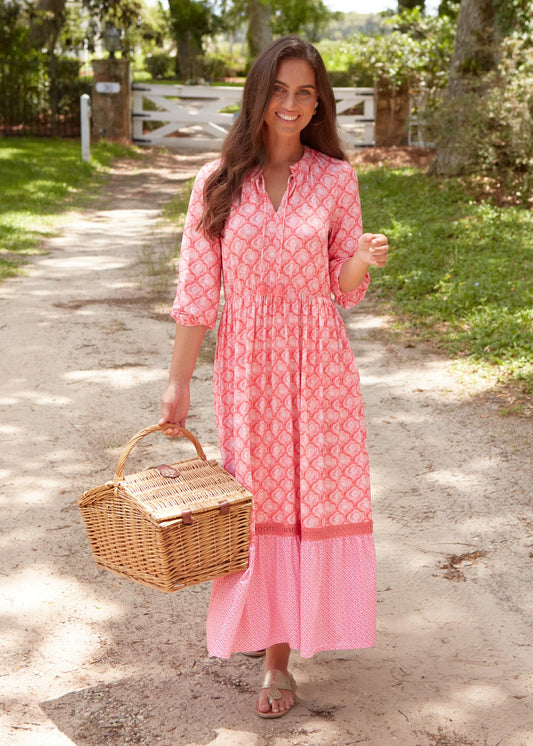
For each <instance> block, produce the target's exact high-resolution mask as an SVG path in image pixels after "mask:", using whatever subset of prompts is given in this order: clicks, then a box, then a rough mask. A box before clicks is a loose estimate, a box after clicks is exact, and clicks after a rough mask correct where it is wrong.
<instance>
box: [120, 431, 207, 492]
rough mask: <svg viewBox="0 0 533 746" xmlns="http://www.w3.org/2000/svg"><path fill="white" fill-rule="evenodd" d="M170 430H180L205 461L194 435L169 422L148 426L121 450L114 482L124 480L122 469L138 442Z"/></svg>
mask: <svg viewBox="0 0 533 746" xmlns="http://www.w3.org/2000/svg"><path fill="white" fill-rule="evenodd" d="M170 429H172V430H176V429H178V430H180V431H181V434H182V435H184V436H185V437H186V438H188V439H189V440H190V441H191V443H192V444H193V446H194V447H195V448H196V453H197V454H198V457H199V458H201V459H202V461H206V456H205V453H204V451H203V448H202V446H201V445H200V441H199V440H197V439H196V438H195V437H194V435H193V434H192V433H190V432H189V431H188V430H185V428H184V427H180V426H179V425H172V424H171V423H170V422H166V423H165V424H164V425H149V426H148V427H145V428H144V430H141V431H140V432H138V433H137V435H134V436H133V438H132V439H131V440H130V441H129V442H128V443H126V445H125V446H124V448H123V449H122V452H121V454H120V456H119V459H118V464H117V470H116V472H115V481H116V482H120V480H121V479H124V467H125V466H126V461H127V459H128V456H129V455H130V453H131V452H132V450H133V449H134V447H135V446H136V445H137V443H138V442H139V441H140V440H142V439H143V438H145V437H146V436H147V435H150V434H151V433H156V432H158V431H160V432H162V433H164V432H165V431H166V430H170Z"/></svg>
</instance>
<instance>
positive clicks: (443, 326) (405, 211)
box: [358, 168, 533, 409]
mask: <svg viewBox="0 0 533 746" xmlns="http://www.w3.org/2000/svg"><path fill="white" fill-rule="evenodd" d="M358 173H359V182H360V192H361V202H362V206H363V218H364V222H365V226H366V228H367V229H368V230H372V231H374V232H378V231H380V232H383V233H385V234H386V235H387V236H388V237H389V241H390V245H391V246H393V247H394V250H393V251H392V254H391V257H390V260H389V262H388V264H387V267H386V269H385V271H384V272H381V271H376V272H373V273H372V280H373V282H372V285H373V287H374V289H375V291H377V294H378V295H379V296H380V298H381V299H382V300H384V301H386V302H387V304H388V307H389V309H390V311H391V312H392V313H393V314H394V315H395V317H396V318H397V320H398V323H397V328H399V329H402V330H403V332H404V333H407V334H409V335H411V337H412V339H413V340H414V339H424V340H429V341H432V342H436V343H437V344H438V346H439V347H440V348H442V349H443V350H445V351H446V352H447V353H448V354H449V355H450V356H451V357H454V358H457V359H460V360H464V361H466V362H467V363H469V364H470V365H469V367H470V369H472V367H473V369H474V370H475V371H477V373H481V374H483V375H486V376H489V377H491V378H492V380H493V381H495V382H496V383H497V385H499V386H501V385H504V386H507V387H513V386H514V387H517V391H518V393H519V394H531V392H532V390H533V366H532V363H533V334H532V332H533V328H532V326H533V325H532V320H533V308H532V293H531V290H532V279H531V258H532V253H533V238H532V237H533V212H531V211H530V210H527V209H526V208H520V207H498V206H496V205H494V204H491V203H489V202H483V203H479V202H476V201H475V200H474V199H473V198H472V197H471V196H470V195H469V194H468V193H467V191H466V190H465V188H464V187H463V186H462V184H461V182H460V180H459V179H439V178H437V177H433V176H429V175H426V174H425V173H424V172H423V171H421V170H417V169H396V170H395V169H387V168H377V169H376V168H374V169H366V170H365V169H363V170H361V169H359V170H358ZM519 408H520V406H519V407H518V409H519Z"/></svg>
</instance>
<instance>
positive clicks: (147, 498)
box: [78, 425, 252, 593]
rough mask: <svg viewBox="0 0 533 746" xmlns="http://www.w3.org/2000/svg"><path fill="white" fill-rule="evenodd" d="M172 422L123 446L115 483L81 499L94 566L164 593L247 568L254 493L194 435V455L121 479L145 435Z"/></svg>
mask: <svg viewBox="0 0 533 746" xmlns="http://www.w3.org/2000/svg"><path fill="white" fill-rule="evenodd" d="M169 427H173V428H175V427H176V426H174V425H172V426H170V425H163V426H159V425H151V426H150V427H147V428H145V429H144V430H141V431H140V432H139V433H137V435H135V436H134V437H133V438H132V439H131V440H130V441H129V443H127V445H126V446H125V447H124V449H123V450H122V453H121V454H120V458H119V461H118V465H117V469H116V473H115V478H114V480H113V481H110V482H106V484H104V485H101V486H99V487H95V488H93V489H91V490H88V491H87V492H84V493H83V495H80V497H79V498H78V505H79V508H80V511H81V515H82V518H83V522H84V525H85V529H86V531H87V535H88V538H89V542H90V545H91V549H92V551H93V555H94V558H95V561H96V564H97V565H98V566H99V567H102V568H104V569H106V570H110V571H112V572H115V573H117V574H118V575H122V576H123V577H127V578H130V579H131V580H135V581H136V582H138V583H142V584H143V585H148V586H150V587H152V588H157V589H159V590H162V591H165V592H167V593H169V592H171V591H176V590H178V589H180V588H184V587H186V586H189V585H196V584H197V583H202V582H204V581H206V580H212V579H213V578H216V577H220V576H222V575H228V574H229V573H232V572H237V571H240V570H245V569H246V567H247V566H248V547H249V540H250V514H251V508H252V495H251V494H250V493H249V492H248V491H247V490H246V489H245V488H244V487H242V486H241V485H240V484H239V483H238V482H237V481H236V479H235V478H234V477H233V476H232V475H231V474H228V472H226V471H224V469H223V468H222V467H221V466H220V465H219V464H218V463H217V462H216V461H214V460H207V459H206V457H205V454H204V452H203V450H202V447H201V445H200V443H199V442H198V441H197V440H196V438H195V437H194V435H192V433H190V432H189V431H187V430H184V429H183V428H180V429H181V431H182V434H183V435H184V436H185V437H187V438H188V439H189V440H190V441H191V442H192V443H193V444H194V446H195V448H196V452H197V458H193V459H189V460H187V461H180V462H178V463H174V464H170V465H168V466H170V467H171V470H175V472H176V476H173V477H167V476H162V474H161V473H160V471H159V470H158V469H161V471H162V472H164V473H165V472H166V471H167V470H168V467H167V466H166V465H165V468H161V467H152V468H149V469H145V470H144V471H141V472H137V473H135V474H129V475H127V476H124V468H125V464H126V461H127V458H128V456H129V454H130V452H131V450H132V449H133V448H134V446H135V445H136V444H137V443H138V442H139V441H140V440H141V439H142V438H144V437H145V436H146V435H149V434H150V433H153V432H157V431H162V432H164V431H165V430H166V429H167V428H169Z"/></svg>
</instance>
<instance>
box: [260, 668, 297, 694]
mask: <svg viewBox="0 0 533 746" xmlns="http://www.w3.org/2000/svg"><path fill="white" fill-rule="evenodd" d="M261 688H262V689H269V688H273V689H288V690H289V691H291V692H294V691H296V682H295V681H294V678H293V677H292V675H291V674H289V675H288V676H286V675H285V674H284V673H282V672H281V671H278V670H276V669H275V668H273V669H272V670H271V671H267V672H266V674H265V678H264V679H263V684H262V686H261ZM279 697H281V694H280V695H279ZM279 697H274V699H279Z"/></svg>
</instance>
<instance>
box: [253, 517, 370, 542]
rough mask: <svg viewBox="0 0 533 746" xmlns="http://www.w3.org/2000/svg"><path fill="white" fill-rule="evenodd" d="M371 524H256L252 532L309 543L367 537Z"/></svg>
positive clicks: (365, 522)
mask: <svg viewBox="0 0 533 746" xmlns="http://www.w3.org/2000/svg"><path fill="white" fill-rule="evenodd" d="M372 530H373V522H372V521H364V522H362V523H344V524H343V525H342V526H326V527H325V528H303V529H302V528H301V527H300V526H284V525H283V524H281V523H256V524H255V526H254V528H253V532H254V533H255V534H256V535H258V536H261V535H263V536H264V535H269V536H298V537H300V538H302V539H308V540H310V541H319V540H321V539H334V538H337V537H341V536H368V535H370V534H372Z"/></svg>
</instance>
